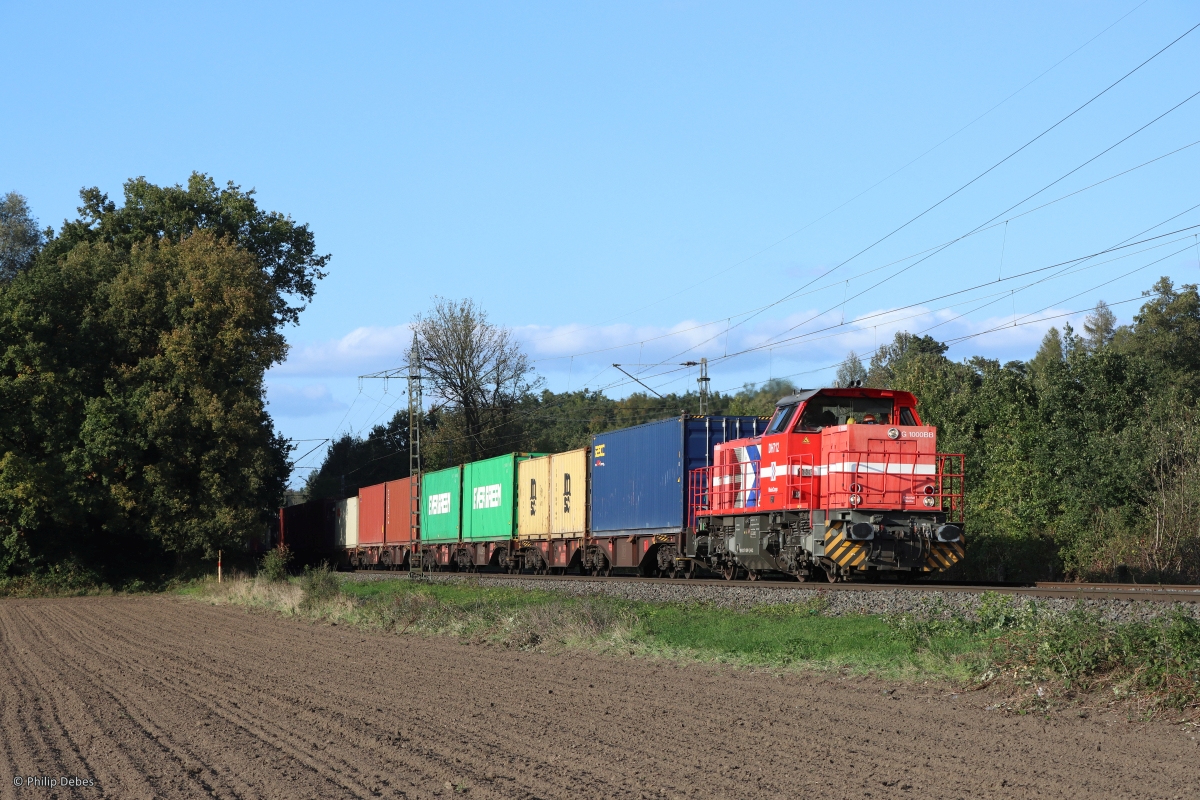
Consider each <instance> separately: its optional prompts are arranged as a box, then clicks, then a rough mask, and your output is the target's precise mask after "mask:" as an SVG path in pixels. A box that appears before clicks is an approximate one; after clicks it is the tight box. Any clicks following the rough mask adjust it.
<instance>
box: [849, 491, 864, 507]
mask: <svg viewBox="0 0 1200 800" xmlns="http://www.w3.org/2000/svg"><path fill="white" fill-rule="evenodd" d="M850 505H852V506H860V505H862V495H861V494H852V495H850Z"/></svg>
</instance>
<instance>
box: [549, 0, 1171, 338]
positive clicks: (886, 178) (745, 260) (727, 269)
mask: <svg viewBox="0 0 1200 800" xmlns="http://www.w3.org/2000/svg"><path fill="white" fill-rule="evenodd" d="M1147 2H1149V0H1142V2H1140V3H1138V4H1137V5H1135V6H1134V7H1133V8H1131V9H1129V10H1128V11H1126V12H1125V13H1124V14H1122V15H1121V16H1120V17H1118V18H1117V19H1116V20H1114V21H1113V22H1111V23H1109V24H1108V25H1107V26H1106V27H1105V28H1103V29H1102V30H1101V31H1100V32H1099V33H1097V34H1095V35H1094V36H1092V37H1091V38H1090V39H1088V40H1087V41H1085V42H1084V43H1083V44H1081V45H1079V46H1078V47H1076V48H1075V49H1074V50H1072V51H1071V52H1069V53H1067V54H1066V55H1065V56H1063V57H1062V58H1060V59H1059V60H1058V61H1056V62H1054V63H1053V64H1051V65H1050V66H1049V67H1047V68H1046V69H1044V70H1042V72H1040V73H1038V74H1037V75H1036V76H1035V77H1034V78H1032V79H1031V80H1030V81H1028V82H1027V83H1025V84H1023V85H1022V86H1021V87H1020V88H1018V89H1017V90H1016V91H1014V92H1012V93H1011V94H1009V95H1008V96H1006V97H1005V98H1004V99H1003V100H1001V101H1000V102H998V103H996V104H995V105H993V106H991V107H990V108H988V109H987V110H986V111H984V112H983V113H982V114H980V115H979V116H977V117H975V118H974V119H972V120H971V121H970V122H968V123H967V124H965V125H963V126H962V127H961V128H959V129H958V130H956V131H954V133H951V134H950V135H949V136H947V137H945V138H944V139H942V140H941V141H939V142H938V143H937V144H935V145H933V146H932V147H930V148H929V149H927V150H925V151H924V152H922V153H921V154H920V155H918V156H917V157H915V158H913V159H912V160H910V161H908V162H907V163H905V164H904V165H903V166H901V167H898V168H897V169H895V170H893V171H892V172H890V173H888V174H887V175H886V176H884V177H883V178H880V179H879V180H878V181H876V182H875V183H873V184H871V185H870V186H868V187H867V188H866V189H863V190H862V191H860V192H859V193H858V194H856V195H854V196H853V197H851V198H850V199H849V200H846V201H845V202H843V203H841V204H840V205H838V206H836V207H835V208H833V209H831V210H829V211H827V212H825V213H824V214H822V215H821V216H819V217H817V218H816V219H813V220H812V221H810V222H808V223H807V224H805V225H803V226H801V227H800V228H797V229H796V230H794V231H792V232H791V233H789V234H787V235H786V236H784V237H782V238H780V239H777V240H776V241H774V242H772V243H771V244H769V245H767V246H766V247H763V248H762V249H760V250H758V251H757V252H755V253H753V254H751V255H749V256H747V257H745V258H743V259H741V260H740V261H737V262H735V263H733V264H730V265H729V266H727V267H724V268H722V269H720V270H718V271H717V272H714V273H712V274H710V275H708V276H707V277H705V278H703V279H702V280H700V281H697V282H696V283H693V284H691V285H689V286H687V287H684V288H683V289H680V290H679V291H676V292H673V293H671V294H668V295H666V296H664V297H660V298H659V299H657V300H655V301H653V302H651V303H647V304H646V305H643V306H640V307H638V308H635V309H633V310H632V311H627V312H625V313H624V314H620V315H618V316H616V317H612V318H610V319H609V320H606V321H605V322H600V323H596V324H593V325H586V326H584V327H582V328H577V329H575V330H589V329H591V328H598V327H601V326H602V325H607V324H609V323H610V322H615V321H616V320H618V319H624V318H625V317H628V316H630V315H631V314H636V313H637V312H639V311H644V310H646V309H647V308H652V307H653V306H655V305H657V304H659V303H662V302H666V301H667V300H670V299H672V298H674V297H678V296H679V295H681V294H685V293H687V292H689V291H691V290H692V289H695V288H697V287H699V286H702V285H704V284H705V283H707V282H709V281H711V280H714V279H715V278H718V277H720V276H721V275H724V274H726V273H728V272H730V271H731V270H734V269H737V268H738V267H740V266H742V265H744V264H747V263H749V262H750V261H753V260H754V259H756V258H758V257H759V256H761V255H762V254H764V253H766V252H768V251H770V250H772V249H774V248H775V247H778V246H779V245H781V244H783V243H784V242H786V241H788V240H789V239H792V238H793V237H795V236H797V235H799V234H801V233H803V232H804V231H806V230H808V229H809V228H811V227H812V226H813V225H816V224H817V223H819V222H821V221H823V220H825V219H826V218H828V217H830V216H832V215H833V214H835V213H837V212H838V211H841V210H842V209H843V208H845V207H846V206H848V205H850V204H851V203H853V202H854V201H855V200H858V199H859V198H860V197H862V196H863V195H866V194H867V193H869V192H871V191H872V190H874V189H875V188H877V187H878V186H881V185H882V184H884V183H886V182H887V181H889V180H891V179H892V178H894V177H895V176H896V175H899V174H900V173H901V172H903V171H904V170H906V169H908V168H909V167H911V166H912V165H913V164H916V163H917V162H918V161H920V160H922V159H923V158H925V156H927V155H929V154H930V153H932V152H933V151H935V150H937V149H938V148H940V147H941V146H942V145H944V144H946V143H947V142H949V141H950V140H951V139H954V138H955V137H957V136H958V135H959V134H960V133H962V132H963V131H965V130H967V129H968V128H970V127H972V126H974V125H975V123H977V122H979V121H980V120H982V119H983V118H984V117H987V116H988V115H990V114H991V113H992V112H993V111H995V110H996V109H998V108H1000V106H1002V105H1004V104H1005V103H1007V102H1008V101H1009V100H1012V99H1013V98H1014V97H1016V96H1017V95H1018V94H1020V93H1021V92H1023V91H1025V90H1026V89H1028V88H1029V87H1030V86H1032V85H1033V84H1035V83H1037V82H1038V81H1040V80H1041V79H1042V78H1044V77H1045V76H1046V75H1048V74H1049V73H1050V72H1052V71H1053V70H1055V69H1057V68H1058V67H1059V66H1061V65H1062V64H1063V63H1064V62H1066V61H1067V60H1069V59H1070V58H1072V57H1073V56H1075V55H1076V54H1077V53H1079V51H1081V50H1083V49H1084V48H1085V47H1087V46H1088V45H1090V44H1091V43H1092V42H1094V41H1096V40H1097V39H1099V38H1100V37H1101V36H1103V35H1104V34H1106V33H1108V32H1109V31H1110V30H1111V29H1112V28H1114V27H1116V26H1117V25H1118V24H1119V23H1121V22H1122V21H1124V20H1125V18H1126V17H1128V16H1129V15H1131V14H1133V12H1135V11H1137V10H1138V9H1139V8H1141V7H1142V6H1144V5H1145V4H1146V3H1147ZM1184 35H1186V34H1184ZM1168 46H1169V45H1168ZM552 338H554V335H553V334H552V335H551V336H546V337H542V338H539V339H532V340H530V342H531V343H533V342H540V341H545V340H546V339H552Z"/></svg>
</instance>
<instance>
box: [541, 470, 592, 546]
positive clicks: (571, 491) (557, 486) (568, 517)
mask: <svg viewBox="0 0 1200 800" xmlns="http://www.w3.org/2000/svg"><path fill="white" fill-rule="evenodd" d="M587 470H588V452H587V449H586V448H584V449H582V450H572V451H570V452H569V453H555V454H554V455H552V456H550V472H551V473H552V474H553V486H554V491H553V508H552V510H551V512H550V535H551V536H552V537H553V538H555V539H565V538H572V537H576V536H583V533H584V531H585V530H587V496H588V486H587V474H588V471H587Z"/></svg>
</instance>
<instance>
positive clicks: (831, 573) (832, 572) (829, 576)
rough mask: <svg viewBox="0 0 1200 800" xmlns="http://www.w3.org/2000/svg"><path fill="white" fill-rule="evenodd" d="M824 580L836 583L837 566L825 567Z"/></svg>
mask: <svg viewBox="0 0 1200 800" xmlns="http://www.w3.org/2000/svg"><path fill="white" fill-rule="evenodd" d="M825 580H827V581H829V582H830V583H837V581H838V577H837V567H825Z"/></svg>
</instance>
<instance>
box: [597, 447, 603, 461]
mask: <svg viewBox="0 0 1200 800" xmlns="http://www.w3.org/2000/svg"><path fill="white" fill-rule="evenodd" d="M603 457H604V445H602V444H598V445H596V458H603Z"/></svg>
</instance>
